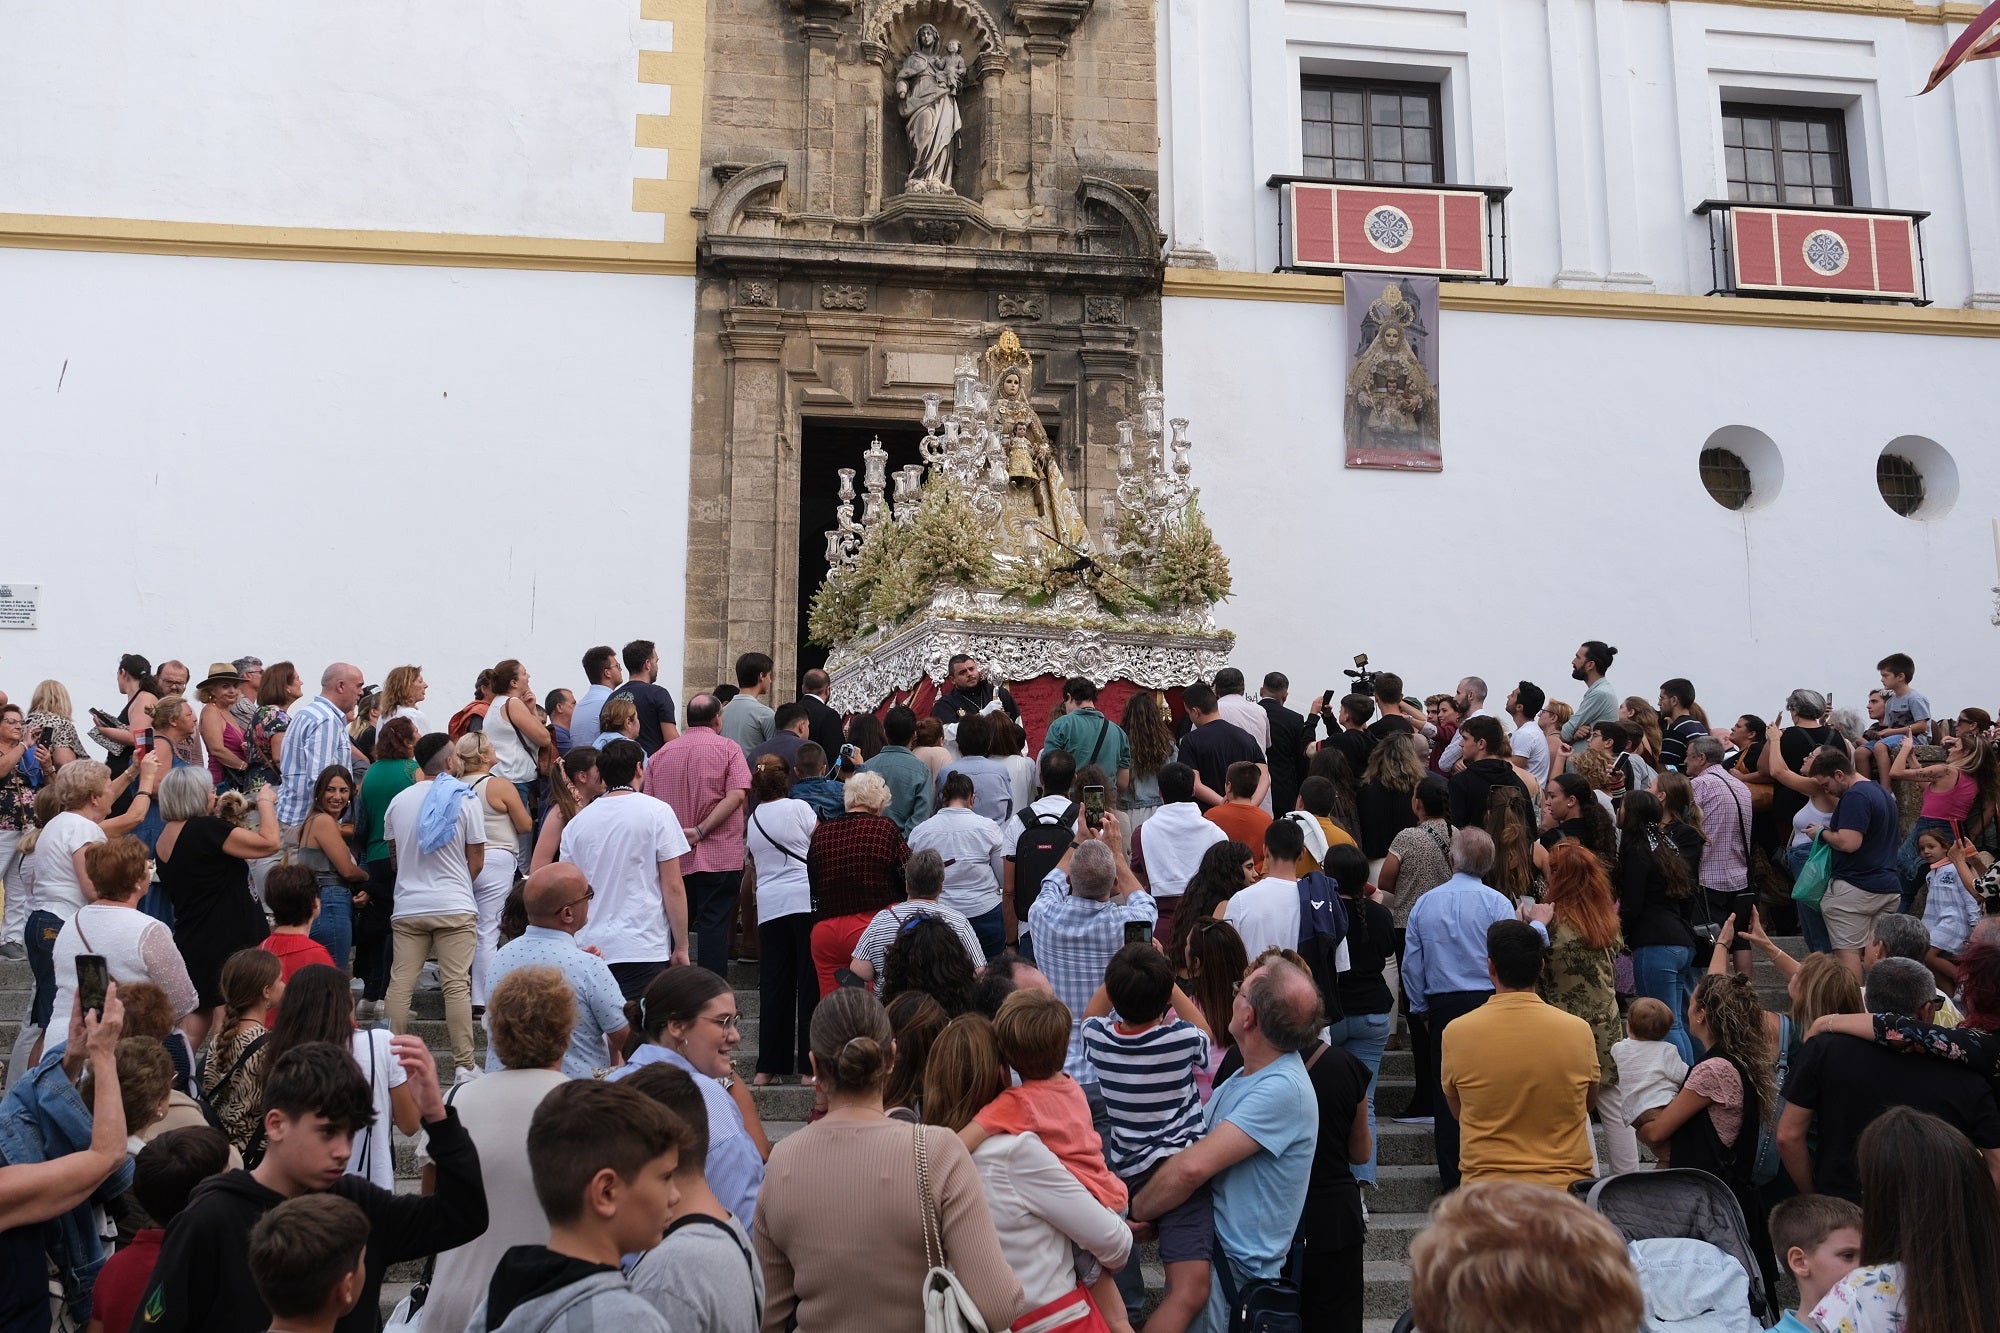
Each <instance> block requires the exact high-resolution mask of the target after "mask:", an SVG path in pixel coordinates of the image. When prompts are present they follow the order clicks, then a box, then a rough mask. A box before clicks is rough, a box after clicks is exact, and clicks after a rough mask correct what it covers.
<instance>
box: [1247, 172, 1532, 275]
mask: <svg viewBox="0 0 2000 1333" xmlns="http://www.w3.org/2000/svg"><path fill="white" fill-rule="evenodd" d="M1268 183H1269V185H1270V186H1271V187H1272V188H1273V189H1275V190H1277V191H1278V192H1279V196H1278V197H1279V205H1278V217H1279V221H1278V231H1279V239H1280V242H1281V250H1282V254H1283V259H1282V261H1281V267H1282V268H1285V269H1290V270H1297V271H1303V272H1317V273H1341V272H1346V271H1349V270H1355V271H1361V272H1381V273H1427V274H1433V275H1435V276H1437V277H1440V278H1457V279H1460V280H1470V281H1474V282H1505V281H1506V280H1507V253H1506V252H1507V220H1506V205H1505V202H1504V201H1505V200H1506V197H1507V194H1508V187H1506V186H1504V185H1491V186H1487V185H1380V184H1374V183H1370V182H1362V181H1329V180H1320V179H1318V178H1314V177H1305V176H1273V177H1271V179H1270V181H1269V182H1268Z"/></svg>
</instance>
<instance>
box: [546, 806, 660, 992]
mask: <svg viewBox="0 0 2000 1333" xmlns="http://www.w3.org/2000/svg"><path fill="white" fill-rule="evenodd" d="M687 851H688V841H687V835H685V834H684V833H682V832H681V821H680V816H679V815H676V814H675V813H674V808H673V807H672V806H670V805H668V804H667V803H666V802H665V801H662V800H659V799H658V798H656V797H652V796H648V795H646V793H644V792H621V793H616V794H610V795H605V796H600V797H598V798H597V799H596V800H594V801H592V802H591V803H590V804H589V805H587V806H585V807H584V808H583V809H582V810H581V811H580V812H579V813H578V814H577V817H576V818H575V819H572V820H571V821H570V822H569V823H568V824H566V825H564V826H563V833H562V859H563V860H565V861H567V862H569V863H570V864H571V865H573V866H575V867H576V868H577V869H578V870H581V871H582V872H583V877H584V878H585V879H587V880H589V881H590V887H591V888H592V889H594V890H596V892H597V897H596V899H595V900H594V901H593V902H592V903H591V904H590V922H589V924H588V925H586V926H584V928H583V929H582V930H579V931H578V932H577V933H576V942H577V945H578V947H580V948H588V947H589V946H591V945H593V944H594V945H596V946H597V948H598V950H599V951H600V952H601V953H602V955H603V957H604V961H605V962H607V963H657V962H664V961H665V960H666V959H667V958H668V957H669V956H670V955H671V954H672V953H673V951H674V948H673V945H674V938H673V932H672V931H671V930H670V929H668V926H667V909H666V907H665V905H664V904H663V903H662V902H661V901H660V863H661V862H662V861H677V860H679V859H680V858H681V857H683V856H685V855H687Z"/></svg>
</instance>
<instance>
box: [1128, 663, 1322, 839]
mask: <svg viewBox="0 0 2000 1333" xmlns="http://www.w3.org/2000/svg"><path fill="white" fill-rule="evenodd" d="M1118 725H1120V726H1122V727H1124V728H1125V739H1126V741H1127V742H1129V743H1130V745H1131V747H1132V790H1131V791H1129V792H1127V793H1126V796H1125V811H1126V814H1125V826H1126V830H1127V834H1128V836H1129V834H1130V831H1131V830H1132V829H1136V828H1138V827H1139V825H1141V824H1143V823H1145V822H1146V820H1147V819H1148V818H1150V817H1151V816H1152V813H1153V811H1155V810H1157V809H1159V808H1160V770H1161V769H1162V768H1164V767H1165V766H1166V764H1167V761H1168V760H1170V759H1172V758H1173V755H1174V733H1173V732H1172V731H1171V730H1170V729H1169V728H1168V727H1167V718H1166V710H1165V709H1163V708H1162V707H1161V706H1160V702H1159V697H1158V696H1157V695H1155V694H1154V693H1153V692H1152V691H1151V690H1140V691H1138V692H1137V693H1135V694H1134V695H1133V696H1132V697H1131V698H1130V699H1127V700H1126V701H1125V711H1124V712H1123V713H1122V714H1120V715H1119V718H1118ZM1279 813H1281V814H1282V813H1283V812H1282V811H1280V812H1279Z"/></svg>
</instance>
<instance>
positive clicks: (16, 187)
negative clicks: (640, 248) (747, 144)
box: [0, 0, 701, 241]
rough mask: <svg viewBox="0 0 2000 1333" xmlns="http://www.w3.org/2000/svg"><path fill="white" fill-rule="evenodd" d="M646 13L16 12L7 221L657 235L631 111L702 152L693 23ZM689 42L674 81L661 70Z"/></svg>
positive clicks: (622, 5) (0, 65)
mask: <svg viewBox="0 0 2000 1333" xmlns="http://www.w3.org/2000/svg"><path fill="white" fill-rule="evenodd" d="M676 7H685V6H684V5H682V0H657V2H656V3H648V4H647V5H646V6H645V8H646V9H647V10H648V11H649V12H667V11H669V10H670V9H674V8H676ZM641 9H642V6H641V3H640V0H565V2H564V3H561V4H547V3H539V2H538V0H425V3H422V4H408V3H403V2H402V0H348V2H346V3H342V4H339V5H319V6H314V5H272V4H264V3H257V2H256V0H217V2H216V3H211V4H206V5H203V6H200V7H198V8H196V9H193V10H190V9H189V8H187V7H185V6H161V5H132V4H123V3H117V2H116V0H60V2H59V3H58V2H54V0H35V2H33V3H21V4H13V5H9V6H8V7H7V13H6V20H5V31H6V40H5V41H0V124H5V125H7V126H8V127H9V132H8V133H7V134H5V135H0V182H4V184H0V212H4V213H13V214H27V215H58V216H74V217H85V218H93V217H102V218H134V219H150V220H164V221H177V222H193V223H228V224H234V225H240V226H241V225H247V226H266V227H276V226H285V227H314V228H332V229H340V228H358V229H371V230H389V231H410V232H421V233H440V232H458V233H473V234H491V235H504V236H522V237H560V238H591V239H603V240H622V241H658V240H660V239H661V219H660V217H659V216H658V214H657V213H642V212H636V211H634V207H633V204H634V198H633V182H634V179H635V178H646V177H653V178H664V177H665V176H666V174H667V156H668V154H667V151H666V149H665V147H664V140H656V142H659V143H660V144H661V146H658V147H650V148H640V147H635V139H636V140H637V141H638V142H640V143H645V142H647V141H648V139H649V137H652V136H649V135H647V134H646V133H645V132H644V131H643V130H642V131H640V132H638V133H635V116H648V117H653V118H660V117H666V118H669V119H676V118H677V119H678V120H680V121H690V120H691V121H692V122H693V123H689V124H687V125H686V127H685V130H684V132H683V133H682V134H681V135H680V143H681V144H684V146H685V148H686V150H687V151H689V152H690V153H693V152H694V151H695V145H696V143H697V142H698V139H699V130H698V121H699V118H700V115H701V109H700V108H701V96H700V84H699V68H700V58H701V56H700V50H699V35H700V24H699V22H698V21H696V22H694V23H692V24H686V25H682V26H686V27H688V28H690V29H691V30H690V31H687V32H683V33H680V34H678V38H679V40H678V41H677V40H676V34H675V32H674V28H675V26H676V25H675V24H673V23H670V22H664V21H648V20H646V19H642V17H641ZM697 12H698V10H697ZM690 40H692V43H693V49H692V50H683V51H682V60H681V64H682V65H691V68H692V73H690V74H687V75H686V77H685V79H684V86H683V87H682V88H680V89H675V88H673V87H671V86H669V85H670V83H671V80H669V79H667V78H666V76H665V74H663V73H662V72H661V69H664V70H666V71H667V72H672V67H673V65H674V60H673V56H672V53H673V52H674V51H675V49H676V48H677V47H681V48H686V47H687V46H688V45H689V41H690ZM642 51H643V52H644V53H645V54H644V55H643V56H642ZM649 60H650V61H656V62H659V63H660V66H661V68H660V69H653V70H644V69H642V65H643V63H644V62H645V61H649ZM676 91H680V92H682V93H683V94H684V96H683V98H682V99H681V101H682V103H684V104H679V103H676V101H675V99H674V96H673V94H674V93H675V92H676ZM676 112H678V117H676ZM692 160H693V159H692V158H690V165H689V167H688V168H687V169H686V171H684V172H682V173H679V174H681V175H682V176H684V178H685V179H686V180H688V181H690V182H691V181H692V179H693V177H692ZM681 211H682V214H683V217H682V221H683V222H685V220H686V219H685V216H684V215H685V204H683V205H682V208H681Z"/></svg>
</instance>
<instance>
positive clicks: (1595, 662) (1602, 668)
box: [1562, 639, 1618, 741]
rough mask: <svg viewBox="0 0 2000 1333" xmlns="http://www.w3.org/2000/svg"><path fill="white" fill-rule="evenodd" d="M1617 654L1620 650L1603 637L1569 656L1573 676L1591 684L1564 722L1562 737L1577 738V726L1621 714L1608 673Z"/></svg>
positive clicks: (1588, 724)
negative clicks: (1573, 655)
mask: <svg viewBox="0 0 2000 1333" xmlns="http://www.w3.org/2000/svg"><path fill="white" fill-rule="evenodd" d="M1616 656H1618V650H1617V649H1616V648H1613V647H1612V646H1611V645H1610V644H1608V643H1605V642H1604V641H1603V640H1602V639H1591V640H1588V641H1587V642H1585V643H1584V645H1583V646H1582V647H1581V648H1578V649H1577V650H1576V656H1575V657H1573V658H1571V659H1570V664H1569V667H1570V671H1569V675H1570V679H1571V680H1580V681H1582V682H1583V683H1584V684H1585V685H1587V686H1589V687H1590V688H1589V689H1586V690H1585V691H1584V692H1583V699H1582V700H1581V701H1580V702H1579V703H1578V704H1577V706H1576V711H1575V712H1574V713H1572V714H1570V718H1569V721H1567V722H1565V723H1563V729H1562V738H1563V739H1564V740H1566V741H1573V740H1575V739H1576V732H1577V728H1578V727H1589V726H1595V725H1596V724H1597V723H1599V722H1608V721H1610V720H1611V719H1612V718H1615V717H1617V716H1618V691H1617V690H1614V689H1613V688H1611V682H1610V681H1609V680H1608V679H1606V677H1605V673H1606V672H1608V671H1609V670H1611V659H1612V658H1614V657H1616Z"/></svg>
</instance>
